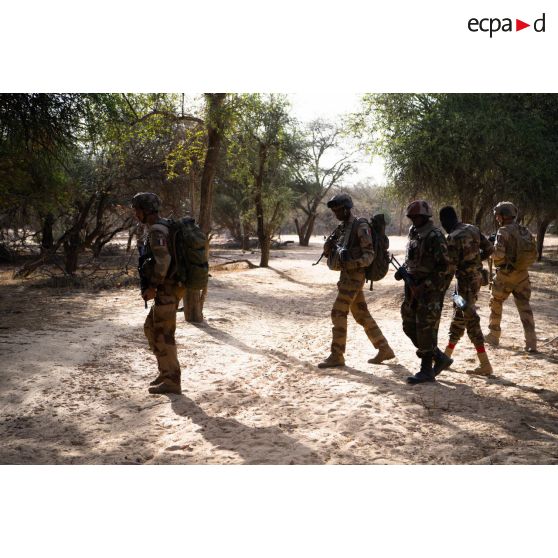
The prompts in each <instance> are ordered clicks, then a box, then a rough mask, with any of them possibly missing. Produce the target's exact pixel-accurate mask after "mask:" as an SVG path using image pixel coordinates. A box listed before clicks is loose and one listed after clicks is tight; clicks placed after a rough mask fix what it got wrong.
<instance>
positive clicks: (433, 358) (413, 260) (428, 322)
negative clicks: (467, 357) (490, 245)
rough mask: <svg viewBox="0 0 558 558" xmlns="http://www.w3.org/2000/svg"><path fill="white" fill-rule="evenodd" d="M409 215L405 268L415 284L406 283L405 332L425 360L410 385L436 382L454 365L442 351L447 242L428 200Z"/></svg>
mask: <svg viewBox="0 0 558 558" xmlns="http://www.w3.org/2000/svg"><path fill="white" fill-rule="evenodd" d="M406 215H407V217H408V218H409V219H410V220H411V222H412V223H413V225H412V226H411V228H410V229H409V241H408V243H407V253H406V258H405V263H404V264H403V265H404V267H405V269H406V270H407V272H408V274H409V275H410V277H411V283H410V284H407V283H405V298H404V300H403V304H402V305H401V317H402V319H403V331H404V332H405V334H406V335H407V337H409V339H411V341H412V342H413V344H414V345H415V347H416V348H417V356H418V357H419V358H420V359H421V366H420V370H419V371H418V372H417V373H416V374H415V375H414V376H410V377H409V378H407V382H408V383H409V384H419V383H422V382H433V381H434V380H435V377H436V376H437V375H438V374H439V373H440V372H441V371H442V370H445V369H446V368H449V366H450V365H451V363H452V362H453V361H452V360H451V359H450V358H449V357H448V356H447V355H445V354H444V353H442V351H440V349H438V327H439V325H440V316H441V313H442V305H443V298H444V293H445V291H446V288H447V280H446V274H447V270H448V266H449V259H448V249H447V244H446V239H445V238H444V235H443V233H442V231H440V229H438V228H437V227H435V226H434V223H433V222H432V209H431V208H430V205H429V204H428V203H427V202H426V201H424V200H416V201H414V202H412V203H411V204H409V206H408V207H407V212H406ZM395 278H396V279H397V280H401V279H403V276H402V274H401V272H399V271H398V272H396V273H395ZM433 362H434V366H432V364H433Z"/></svg>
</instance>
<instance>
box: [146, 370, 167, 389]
mask: <svg viewBox="0 0 558 558" xmlns="http://www.w3.org/2000/svg"><path fill="white" fill-rule="evenodd" d="M164 379H165V377H164V376H163V375H162V374H161V373H160V372H159V375H158V376H157V377H156V378H155V379H154V380H151V382H149V385H150V386H156V385H157V384H160V383H161V382H162V381H163V380H164Z"/></svg>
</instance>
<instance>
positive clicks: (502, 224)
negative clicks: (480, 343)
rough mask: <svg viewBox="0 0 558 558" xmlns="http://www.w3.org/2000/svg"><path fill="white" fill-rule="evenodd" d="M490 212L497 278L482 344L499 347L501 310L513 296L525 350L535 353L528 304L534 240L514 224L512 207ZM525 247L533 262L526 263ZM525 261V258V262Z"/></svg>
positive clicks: (504, 205)
mask: <svg viewBox="0 0 558 558" xmlns="http://www.w3.org/2000/svg"><path fill="white" fill-rule="evenodd" d="M493 211H494V217H495V218H496V222H497V223H498V226H499V228H498V231H497V233H496V241H495V243H494V254H493V256H492V257H493V261H494V265H495V266H496V275H495V277H494V281H493V283H492V291H491V297H490V318H489V323H488V329H489V334H488V335H486V336H485V340H486V342H487V343H489V344H491V345H493V346H497V345H498V344H499V343H500V335H501V333H502V330H501V327H500V322H501V321H502V307H503V304H504V301H505V300H506V299H507V298H508V296H509V295H510V294H513V299H514V302H515V305H516V307H517V311H518V312H519V317H520V319H521V323H522V325H523V330H524V333H525V350H526V351H527V352H529V353H531V352H537V336H536V334H535V319H534V317H533V310H532V309H531V305H530V303H529V300H530V298H531V282H530V280H529V272H528V267H529V265H530V263H532V261H534V258H535V257H536V249H535V244H534V239H533V236H532V235H531V233H530V232H529V231H528V229H527V228H526V227H523V226H522V225H520V224H519V223H517V222H516V218H517V213H518V211H517V207H516V206H515V205H514V204H513V203H511V202H509V201H504V202H500V203H498V204H497V205H496V206H495V207H494V210H493ZM525 245H527V250H528V249H529V247H530V249H531V254H532V256H533V257H532V259H529V257H530V256H529V254H527V256H525V254H526V250H524V247H525ZM525 257H527V260H526V261H525Z"/></svg>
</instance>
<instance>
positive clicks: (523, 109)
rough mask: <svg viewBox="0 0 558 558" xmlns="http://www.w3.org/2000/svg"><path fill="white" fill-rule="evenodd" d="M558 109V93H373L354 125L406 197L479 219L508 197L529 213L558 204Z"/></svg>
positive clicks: (365, 98)
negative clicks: (451, 206) (421, 198)
mask: <svg viewBox="0 0 558 558" xmlns="http://www.w3.org/2000/svg"><path fill="white" fill-rule="evenodd" d="M557 104H558V100H557V97H556V95H521V94H381V95H375V94H370V95H365V96H364V97H363V100H362V108H361V111H360V112H359V113H358V114H356V115H353V119H352V122H351V125H352V129H353V132H354V133H356V134H357V135H358V136H359V137H360V138H361V140H362V142H363V144H364V145H365V147H366V148H367V149H368V150H369V151H370V152H372V153H378V154H381V155H382V156H384V157H385V159H386V162H387V170H388V173H389V176H390V178H391V180H392V184H393V188H394V190H395V191H396V192H397V194H398V196H399V198H400V199H402V200H405V199H406V200H407V201H408V200H409V199H411V198H413V197H416V196H418V195H419V194H420V195H423V196H427V197H430V198H432V199H433V200H434V201H437V202H440V203H444V204H445V203H456V204H457V205H459V206H460V208H461V211H462V215H463V218H464V220H473V219H474V220H475V221H477V222H478V221H480V219H481V218H482V216H483V215H484V214H485V213H487V212H488V211H489V210H490V208H491V207H492V205H493V204H494V203H495V202H496V201H497V200H498V199H502V198H512V199H514V200H515V201H516V203H518V204H519V205H520V206H522V207H523V210H524V212H529V211H530V212H536V211H540V208H541V201H542V202H543V204H545V205H547V204H548V203H549V202H550V203H551V204H555V203H556V190H557V189H556V177H557V170H558V169H557V164H558V163H557V160H558V158H557V157H556V155H557V145H558V143H557V139H556V138H557V132H556V123H557V117H556V115H557V112H556V107H557ZM543 200H544V201H543Z"/></svg>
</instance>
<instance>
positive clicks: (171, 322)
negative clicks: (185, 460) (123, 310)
mask: <svg viewBox="0 0 558 558" xmlns="http://www.w3.org/2000/svg"><path fill="white" fill-rule="evenodd" d="M132 207H133V208H134V210H135V214H136V217H137V219H138V221H140V222H141V223H143V224H144V225H147V229H148V239H147V245H146V250H147V257H148V262H149V263H150V264H151V265H148V266H145V265H144V271H145V273H146V275H147V281H148V285H147V287H146V288H145V289H144V290H143V291H142V297H143V299H144V300H145V301H146V302H147V301H148V300H152V299H154V301H155V303H154V305H153V306H152V307H151V310H150V312H149V314H148V315H147V318H146V320H145V324H144V332H145V336H146V337H147V341H148V342H149V348H150V350H151V351H153V353H154V354H155V356H156V357H157V365H158V368H159V374H158V376H157V377H156V378H155V379H154V380H153V381H152V382H150V386H151V387H150V388H149V393H182V391H181V388H180V364H179V363H178V357H177V353H176V342H175V339H174V333H175V330H176V310H177V308H178V303H179V302H180V300H181V299H182V297H183V296H184V290H185V289H184V287H182V286H179V285H178V284H177V283H176V282H174V281H173V280H170V279H167V273H168V271H169V267H170V265H171V255H170V252H169V229H168V227H167V226H166V225H165V224H164V221H163V220H162V219H161V218H160V217H159V209H160V207H161V200H160V199H159V197H158V196H157V195H156V194H152V193H149V192H140V193H139V194H136V195H135V196H134V198H133V200H132ZM146 268H147V269H146Z"/></svg>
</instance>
